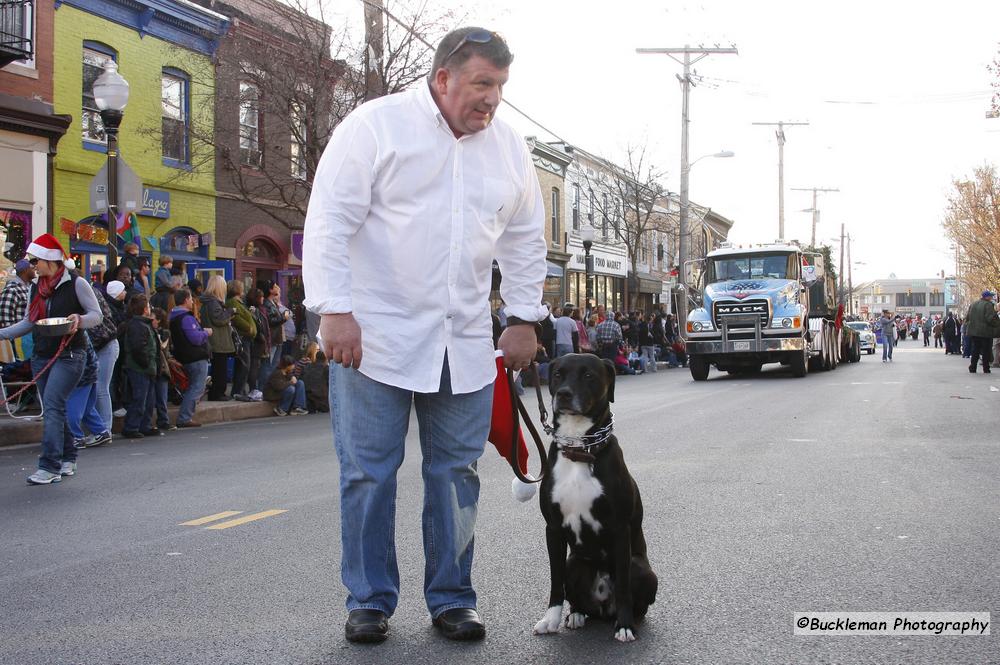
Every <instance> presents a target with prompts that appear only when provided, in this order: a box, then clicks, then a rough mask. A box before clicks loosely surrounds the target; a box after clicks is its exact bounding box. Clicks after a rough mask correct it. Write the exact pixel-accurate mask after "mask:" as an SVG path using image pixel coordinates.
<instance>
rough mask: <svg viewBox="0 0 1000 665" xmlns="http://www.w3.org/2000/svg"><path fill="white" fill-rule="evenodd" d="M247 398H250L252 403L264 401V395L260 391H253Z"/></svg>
mask: <svg viewBox="0 0 1000 665" xmlns="http://www.w3.org/2000/svg"><path fill="white" fill-rule="evenodd" d="M247 397H249V398H250V401H252V402H259V401H261V400H263V399H264V393H262V392H261V391H259V390H251V391H250V394H249V395H247Z"/></svg>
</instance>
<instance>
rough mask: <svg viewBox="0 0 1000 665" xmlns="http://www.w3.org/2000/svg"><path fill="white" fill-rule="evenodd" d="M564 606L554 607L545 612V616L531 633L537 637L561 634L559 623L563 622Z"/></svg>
mask: <svg viewBox="0 0 1000 665" xmlns="http://www.w3.org/2000/svg"><path fill="white" fill-rule="evenodd" d="M562 610H563V608H562V605H553V606H552V607H550V608H549V609H548V610H546V612H545V616H543V617H542V619H541V620H540V621H539V622H538V623H536V624H535V628H534V629H533V630H532V631H531V632H532V633H534V634H535V635H548V634H549V633H558V632H559V623H560V622H561V621H562Z"/></svg>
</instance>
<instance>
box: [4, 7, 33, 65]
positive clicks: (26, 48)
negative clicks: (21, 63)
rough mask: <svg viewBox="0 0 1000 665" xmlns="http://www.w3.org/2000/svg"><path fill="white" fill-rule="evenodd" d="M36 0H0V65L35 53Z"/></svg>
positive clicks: (23, 58)
mask: <svg viewBox="0 0 1000 665" xmlns="http://www.w3.org/2000/svg"><path fill="white" fill-rule="evenodd" d="M33 2H34V0H0V67H2V66H4V65H7V64H10V63H12V62H14V61H16V60H27V59H30V58H31V57H32V55H33V49H32V44H31V37H32V35H33V34H34V25H33V20H32V18H33V16H34V12H33V11H32V10H33V9H34V4H33Z"/></svg>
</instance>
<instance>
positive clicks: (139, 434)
mask: <svg viewBox="0 0 1000 665" xmlns="http://www.w3.org/2000/svg"><path fill="white" fill-rule="evenodd" d="M122 436H124V437H125V438H126V439H141V438H143V435H142V432H122Z"/></svg>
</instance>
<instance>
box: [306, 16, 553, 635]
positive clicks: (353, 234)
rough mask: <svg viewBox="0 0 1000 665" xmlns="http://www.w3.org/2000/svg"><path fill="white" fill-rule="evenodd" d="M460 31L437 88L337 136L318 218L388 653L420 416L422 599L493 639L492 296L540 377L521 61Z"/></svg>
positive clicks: (491, 39)
mask: <svg viewBox="0 0 1000 665" xmlns="http://www.w3.org/2000/svg"><path fill="white" fill-rule="evenodd" d="M512 59H513V58H512V56H511V54H510V51H509V50H508V48H507V45H506V44H505V43H504V41H503V39H502V38H500V37H499V36H498V35H496V34H495V33H492V32H489V31H487V30H483V29H481V28H461V29H459V30H455V31H453V32H451V33H449V34H448V35H447V36H445V38H444V39H443V40H442V41H441V44H440V45H439V46H438V49H437V52H436V53H435V56H434V65H433V67H432V70H431V71H432V74H431V76H430V77H429V80H428V81H427V82H426V83H425V84H420V85H417V86H416V87H415V88H414V89H412V90H408V91H406V92H403V93H399V94H396V95H391V96H388V97H383V98H381V99H377V100H374V101H372V102H369V103H367V104H364V105H363V106H361V107H360V108H358V109H356V110H355V111H354V112H353V113H351V114H350V115H349V116H348V117H347V118H345V119H344V121H343V122H342V123H341V124H340V126H339V127H338V128H337V129H336V131H335V132H334V133H333V136H332V138H331V140H330V143H329V145H328V146H327V148H326V150H325V151H324V153H323V157H322V159H321V160H320V163H319V167H318V169H317V172H316V178H315V182H314V185H313V190H312V195H311V198H310V201H309V211H308V214H307V215H306V224H305V240H304V243H303V247H304V256H303V280H304V283H305V290H306V299H305V304H306V307H308V308H309V309H310V310H312V311H313V312H315V313H317V314H320V315H321V322H320V336H321V338H322V342H323V350H324V352H325V353H326V355H327V357H328V358H330V360H331V363H330V367H331V372H330V411H331V412H332V413H333V421H334V434H335V445H336V449H337V456H338V459H339V460H340V495H341V502H340V510H341V541H342V544H343V548H342V552H343V554H342V558H341V578H342V580H343V583H344V586H346V587H347V591H348V596H347V609H348V610H349V616H348V619H347V624H346V626H345V636H346V637H347V639H348V640H351V641H357V642H380V641H382V640H384V639H385V638H386V637H387V635H388V617H390V616H391V615H392V613H393V611H394V610H395V608H396V604H397V602H398V598H399V572H398V567H397V565H396V553H395V541H394V533H395V525H394V517H395V501H396V471H397V469H398V468H399V465H400V463H401V462H402V460H403V448H404V440H405V437H406V430H407V424H408V422H409V414H410V409H411V405H414V406H415V407H416V412H417V419H418V422H419V425H420V446H421V451H422V453H423V477H424V488H425V494H424V497H425V498H424V509H423V535H424V557H425V561H426V566H425V573H424V597H425V600H426V602H427V607H428V609H429V610H430V613H431V616H432V618H433V623H434V625H435V626H436V627H437V628H438V629H439V630H440V631H441V632H442V633H443V634H444V635H445V637H448V638H450V639H466V640H467V639H480V638H482V637H483V636H484V634H485V627H484V625H483V622H482V620H481V618H480V617H479V615H478V613H477V611H476V594H475V591H474V590H473V588H472V583H471V568H472V556H473V543H474V538H473V534H474V530H475V522H476V509H477V502H478V499H479V478H478V476H477V475H476V461H477V460H478V459H479V456H480V455H481V454H482V452H483V446H484V443H485V441H486V438H487V434H488V432H489V426H490V422H489V421H490V414H491V409H492V401H493V382H494V380H495V378H496V367H495V362H494V353H493V343H492V320H491V316H490V309H489V307H490V306H489V293H490V286H491V282H492V263H493V260H494V258H495V259H496V261H497V263H498V264H499V266H500V270H501V271H502V274H503V285H502V289H501V293H502V296H503V299H504V301H505V302H506V304H507V307H506V313H507V329H506V330H505V331H504V333H503V335H502V336H501V337H500V341H499V348H500V349H501V350H502V351H503V352H504V354H505V364H506V365H507V366H508V367H512V368H515V369H519V368H523V367H527V366H528V365H529V364H530V362H531V360H532V358H533V357H534V354H535V332H534V327H533V325H522V324H532V323H533V322H535V321H538V320H539V319H541V318H542V317H543V316H544V315H545V311H544V310H543V309H541V307H540V306H539V303H540V302H541V299H542V285H543V282H544V280H545V243H544V237H543V229H544V220H543V218H544V213H543V204H542V197H541V191H540V189H539V185H538V180H537V178H536V177H535V171H534V167H533V166H532V163H531V158H530V156H529V154H528V151H527V148H526V146H525V143H524V141H523V140H522V138H521V137H520V136H519V135H518V134H517V133H516V132H515V131H514V130H513V129H511V128H510V127H509V126H508V125H506V124H505V123H503V122H501V121H497V120H494V113H495V112H496V110H497V107H498V106H499V104H500V99H501V96H502V91H503V86H504V84H505V83H506V81H507V78H508V74H509V66H510V62H511V60H512Z"/></svg>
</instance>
